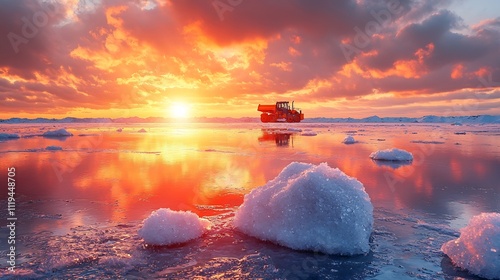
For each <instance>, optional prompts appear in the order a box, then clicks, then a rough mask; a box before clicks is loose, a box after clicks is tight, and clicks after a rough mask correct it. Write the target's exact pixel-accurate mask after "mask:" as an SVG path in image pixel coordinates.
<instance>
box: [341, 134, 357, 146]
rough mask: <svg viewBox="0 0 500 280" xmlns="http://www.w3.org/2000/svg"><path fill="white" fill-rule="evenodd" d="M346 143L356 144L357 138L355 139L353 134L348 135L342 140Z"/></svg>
mask: <svg viewBox="0 0 500 280" xmlns="http://www.w3.org/2000/svg"><path fill="white" fill-rule="evenodd" d="M342 143H344V144H354V143H356V140H354V137H352V135H347V136H346V137H345V138H344V140H343V141H342Z"/></svg>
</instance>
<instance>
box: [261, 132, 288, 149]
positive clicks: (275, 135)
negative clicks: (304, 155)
mask: <svg viewBox="0 0 500 280" xmlns="http://www.w3.org/2000/svg"><path fill="white" fill-rule="evenodd" d="M266 141H270V142H271V141H274V142H275V143H276V146H277V147H288V146H290V144H291V146H292V147H293V134H292V133H290V132H286V131H283V130H270V129H262V135H261V136H260V137H259V142H266Z"/></svg>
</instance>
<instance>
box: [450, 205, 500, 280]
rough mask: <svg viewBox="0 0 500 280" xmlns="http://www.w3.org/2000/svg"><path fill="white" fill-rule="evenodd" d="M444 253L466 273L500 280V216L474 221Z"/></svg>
mask: <svg viewBox="0 0 500 280" xmlns="http://www.w3.org/2000/svg"><path fill="white" fill-rule="evenodd" d="M441 251H443V253H445V254H446V255H448V257H450V259H451V260H452V262H453V263H454V264H455V265H456V266H459V267H461V268H462V269H466V270H468V271H469V272H471V273H473V274H476V275H478V276H481V277H485V278H489V279H500V213H482V214H480V215H477V216H474V217H472V219H471V220H470V221H469V224H468V225H467V226H466V227H464V228H462V229H461V230H460V237H459V238H457V239H454V240H451V241H448V242H446V243H445V244H443V246H442V247H441Z"/></svg>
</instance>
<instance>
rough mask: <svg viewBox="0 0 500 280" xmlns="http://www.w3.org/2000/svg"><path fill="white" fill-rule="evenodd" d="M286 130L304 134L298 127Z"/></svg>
mask: <svg viewBox="0 0 500 280" xmlns="http://www.w3.org/2000/svg"><path fill="white" fill-rule="evenodd" d="M286 130H288V131H292V132H302V129H300V128H296V127H289V128H287V129H286Z"/></svg>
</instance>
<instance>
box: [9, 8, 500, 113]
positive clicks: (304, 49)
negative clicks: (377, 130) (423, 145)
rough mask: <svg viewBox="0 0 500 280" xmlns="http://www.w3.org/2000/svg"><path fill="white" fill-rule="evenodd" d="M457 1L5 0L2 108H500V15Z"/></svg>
mask: <svg viewBox="0 0 500 280" xmlns="http://www.w3.org/2000/svg"><path fill="white" fill-rule="evenodd" d="M454 4H455V2H454V1H412V0H404V1H403V0H378V1H355V0H344V1H327V0H320V1H307V0H292V1H288V0H278V1H248V0H213V1H195V0H156V1H153V0H128V1H117V0H102V1H101V0H66V1H47V0H20V1H3V2H2V3H1V5H2V7H1V9H0V36H3V38H4V39H3V40H0V74H1V75H0V112H2V113H1V114H0V117H2V118H7V117H14V116H28V117H35V116H38V115H46V116H64V115H74V116H104V117H106V116H110V117H117V116H124V115H134V114H135V115H139V116H163V114H165V111H166V110H167V109H166V108H168V107H169V104H171V103H173V102H177V101H182V102H187V103H190V104H191V105H192V107H193V108H194V109H195V110H193V112H195V115H197V116H204V115H206V116H256V114H257V113H256V112H255V108H256V105H257V104H258V103H266V102H275V101H276V100H277V99H280V100H281V99H285V100H286V99H290V100H296V101H297V103H298V104H300V106H301V107H302V108H303V109H304V110H305V111H307V112H311V114H309V116H311V115H313V116H350V115H352V116H367V115H371V114H379V115H395V114H399V113H398V112H402V113H401V114H404V115H409V114H410V115H412V116H413V115H420V114H429V113H434V114H440V113H442V112H443V108H446V107H447V106H449V107H450V108H457V105H459V104H476V105H477V106H467V109H463V110H462V111H459V110H458V111H457V110H456V111H457V112H456V114H480V113H489V114H500V111H499V109H498V108H499V107H498V106H496V104H498V102H500V98H499V96H498V92H499V88H500V50H499V48H498V46H499V45H500V17H498V18H484V19H482V21H480V22H477V23H475V24H474V25H473V26H467V25H466V24H465V23H464V20H462V17H463V15H460V14H456V13H455V12H453V7H454ZM366 106H368V107H366ZM404 106H408V108H413V109H414V111H413V112H411V111H409V110H407V111H405V110H404V109H402V108H404ZM419 106H420V108H422V109H421V110H420V109H418V108H419ZM495 106H496V107H495ZM462 107H463V106H462ZM306 108H307V109H306ZM453 110H455V109H453ZM89 114H90V115H89Z"/></svg>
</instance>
